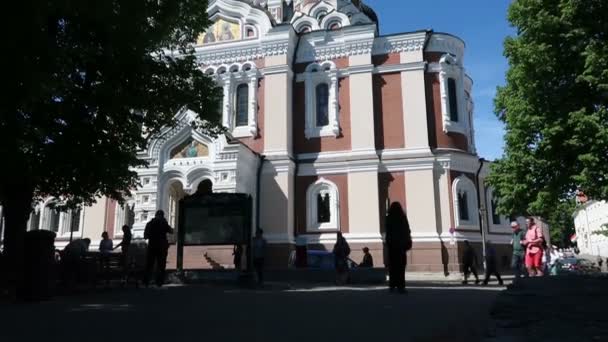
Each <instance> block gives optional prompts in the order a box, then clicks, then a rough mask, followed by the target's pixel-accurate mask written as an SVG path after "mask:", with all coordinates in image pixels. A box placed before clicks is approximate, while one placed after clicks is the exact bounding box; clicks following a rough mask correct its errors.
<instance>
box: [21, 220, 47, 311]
mask: <svg viewBox="0 0 608 342" xmlns="http://www.w3.org/2000/svg"><path fill="white" fill-rule="evenodd" d="M55 236H56V234H55V233H53V232H51V231H48V230H33V231H29V232H27V233H26V234H25V244H24V246H25V249H24V251H25V253H24V254H25V255H24V262H23V284H22V286H21V290H20V291H19V292H20V297H21V298H22V299H25V300H34V301H36V300H45V299H49V298H50V297H51V296H52V292H53V289H54V287H55V286H54V282H55Z"/></svg>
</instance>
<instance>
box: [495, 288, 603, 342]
mask: <svg viewBox="0 0 608 342" xmlns="http://www.w3.org/2000/svg"><path fill="white" fill-rule="evenodd" d="M607 308H608V277H605V276H595V277H592V276H589V277H577V276H564V277H550V278H540V279H539V278H535V279H525V280H524V282H523V286H522V288H521V289H520V290H509V291H505V292H504V293H502V294H501V295H500V296H498V298H497V301H496V303H495V305H494V308H493V310H492V318H493V321H492V322H491V324H490V335H493V336H494V338H488V339H487V340H486V341H488V342H490V341H497V342H498V341H500V342H502V341H505V342H506V341H513V342H520V341H534V342H543V341H547V342H560V341H577V342H583V341H608V315H607V314H606V312H607V311H606V310H607Z"/></svg>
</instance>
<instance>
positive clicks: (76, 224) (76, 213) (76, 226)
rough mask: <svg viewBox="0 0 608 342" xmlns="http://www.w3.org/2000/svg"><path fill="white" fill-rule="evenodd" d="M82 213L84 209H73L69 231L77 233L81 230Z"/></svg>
mask: <svg viewBox="0 0 608 342" xmlns="http://www.w3.org/2000/svg"><path fill="white" fill-rule="evenodd" d="M81 214H82V209H80V208H78V209H73V210H72V211H71V213H70V226H69V231H68V232H67V233H77V232H80V215H81Z"/></svg>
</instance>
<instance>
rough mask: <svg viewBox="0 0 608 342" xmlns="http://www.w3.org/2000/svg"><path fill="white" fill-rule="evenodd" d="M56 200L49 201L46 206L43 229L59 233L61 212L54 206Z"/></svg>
mask: <svg viewBox="0 0 608 342" xmlns="http://www.w3.org/2000/svg"><path fill="white" fill-rule="evenodd" d="M54 204H55V203H54V202H50V203H48V204H47V205H46V206H45V207H44V224H43V229H46V230H50V231H52V232H55V233H59V221H60V218H61V212H59V210H57V209H56V208H55V207H54Z"/></svg>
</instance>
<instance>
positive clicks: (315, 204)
mask: <svg viewBox="0 0 608 342" xmlns="http://www.w3.org/2000/svg"><path fill="white" fill-rule="evenodd" d="M306 211H307V230H308V231H313V232H314V231H319V230H339V229H340V213H339V193H338V188H337V186H336V185H335V184H334V183H332V182H330V181H328V180H325V179H320V180H318V181H317V182H316V183H314V184H312V185H311V186H310V187H309V188H308V190H307V192H306Z"/></svg>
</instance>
